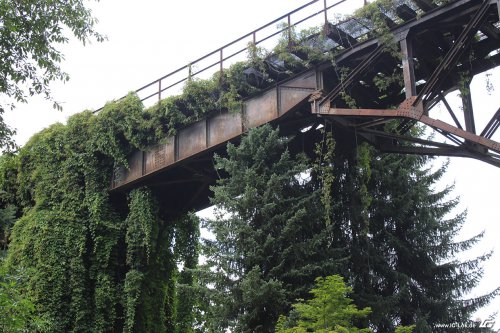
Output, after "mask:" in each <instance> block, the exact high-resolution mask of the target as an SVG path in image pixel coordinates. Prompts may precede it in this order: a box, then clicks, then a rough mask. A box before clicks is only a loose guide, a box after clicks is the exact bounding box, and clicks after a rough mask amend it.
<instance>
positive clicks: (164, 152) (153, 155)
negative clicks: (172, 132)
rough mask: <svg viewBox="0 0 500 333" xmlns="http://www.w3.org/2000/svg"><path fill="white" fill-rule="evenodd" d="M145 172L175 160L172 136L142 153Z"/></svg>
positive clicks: (162, 166)
mask: <svg viewBox="0 0 500 333" xmlns="http://www.w3.org/2000/svg"><path fill="white" fill-rule="evenodd" d="M144 154H145V156H144V163H145V170H144V171H145V174H148V173H151V172H154V171H156V170H159V169H161V168H164V167H166V166H168V165H170V164H172V163H174V162H175V150H174V138H169V139H168V142H167V143H165V144H159V145H157V146H155V147H153V149H151V150H149V151H147V152H145V153H144Z"/></svg>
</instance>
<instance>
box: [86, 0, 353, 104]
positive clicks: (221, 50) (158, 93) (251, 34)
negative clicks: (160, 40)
mask: <svg viewBox="0 0 500 333" xmlns="http://www.w3.org/2000/svg"><path fill="white" fill-rule="evenodd" d="M318 1H320V0H312V1H310V2H308V3H306V4H305V5H302V6H300V7H298V8H296V9H294V10H292V11H290V12H288V13H286V14H284V15H282V16H280V17H278V18H276V19H274V20H273V21H271V22H269V23H267V24H265V25H263V26H261V27H259V28H257V29H255V30H253V31H251V32H249V33H247V34H245V35H243V36H241V37H239V38H237V39H235V40H233V41H231V42H230V43H227V44H225V45H224V46H222V47H219V48H218V49H215V50H214V51H212V52H210V53H207V54H205V55H204V56H202V57H200V58H198V59H196V60H194V61H192V62H190V63H188V64H187V65H184V66H182V67H180V68H178V69H176V70H174V71H172V72H170V73H168V74H166V75H164V76H162V77H160V78H158V79H156V80H154V81H152V82H150V83H148V84H146V85H144V86H142V87H140V88H138V89H137V90H135V93H137V94H138V93H140V92H142V91H144V90H145V89H148V88H150V87H152V86H154V85H158V90H157V91H156V92H154V93H151V94H149V95H147V96H146V97H143V98H141V102H143V101H146V100H148V99H150V98H152V97H155V96H157V97H158V100H161V96H162V93H163V92H165V91H166V90H168V89H171V88H173V87H175V86H177V85H179V84H181V83H183V82H185V81H187V80H189V79H191V78H192V77H194V76H196V75H198V74H200V73H203V72H205V71H207V70H208V69H210V68H212V67H215V66H217V65H219V66H220V68H221V71H222V70H223V64H224V62H225V61H227V60H228V59H231V58H233V57H235V56H236V55H238V54H241V53H242V52H244V51H246V50H248V46H246V47H244V48H242V49H239V50H238V51H235V52H233V53H231V54H230V55H229V56H223V54H224V50H225V49H227V48H228V47H230V46H233V45H235V44H236V43H238V42H241V41H242V40H244V39H245V38H248V37H252V42H253V44H254V45H258V44H260V43H263V42H265V41H267V40H269V39H270V38H273V37H275V36H277V35H279V34H280V33H283V32H285V31H287V30H288V31H289V32H290V33H291V29H292V28H293V27H295V26H297V25H299V24H301V23H303V22H305V21H307V20H310V19H312V18H314V17H316V16H318V15H320V14H322V13H324V15H325V23H327V22H328V16H327V12H328V10H330V9H332V8H334V7H336V6H338V5H340V4H342V3H344V2H346V1H347V0H339V1H337V2H335V3H334V4H332V5H330V6H327V0H323V4H324V6H323V9H321V10H319V11H317V12H315V13H313V14H310V15H309V16H307V17H305V18H302V19H301V20H299V21H297V22H295V23H291V15H293V14H295V13H297V12H300V11H301V10H303V9H305V8H307V7H309V6H311V5H313V4H315V3H317V2H318ZM285 18H286V19H287V22H288V24H287V26H286V27H285V28H282V29H280V30H278V31H276V32H273V33H271V34H269V35H267V36H265V37H262V38H260V39H257V37H256V36H257V33H258V32H261V31H262V30H264V29H266V28H268V27H269V26H271V25H273V24H276V23H277V22H279V21H281V20H283V19H285ZM217 53H219V54H220V55H221V56H220V60H218V61H216V62H213V63H211V64H210V65H208V66H206V67H204V68H203V69H200V70H197V71H196V72H194V73H191V68H192V67H193V65H196V64H197V63H200V62H201V61H203V60H206V59H208V58H209V57H211V56H213V55H215V54H217ZM183 70H189V74H188V75H187V76H186V77H184V78H182V79H179V80H177V81H176V82H174V83H172V84H170V85H168V86H166V87H162V84H161V83H162V81H163V80H165V79H167V78H169V77H171V76H173V75H175V74H178V73H180V72H182V71H183ZM125 97H126V96H123V97H121V98H119V99H118V100H122V99H124V98H125ZM103 107H104V106H103ZM103 107H101V108H99V109H97V110H95V111H94V113H97V112H99V111H101V110H102V109H103Z"/></svg>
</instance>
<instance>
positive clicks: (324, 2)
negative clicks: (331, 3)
mask: <svg viewBox="0 0 500 333" xmlns="http://www.w3.org/2000/svg"><path fill="white" fill-rule="evenodd" d="M323 10H324V11H325V24H328V14H327V13H326V0H323Z"/></svg>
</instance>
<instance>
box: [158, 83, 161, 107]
mask: <svg viewBox="0 0 500 333" xmlns="http://www.w3.org/2000/svg"><path fill="white" fill-rule="evenodd" d="M159 101H161V80H158V102H159Z"/></svg>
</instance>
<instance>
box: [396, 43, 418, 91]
mask: <svg viewBox="0 0 500 333" xmlns="http://www.w3.org/2000/svg"><path fill="white" fill-rule="evenodd" d="M400 44H401V53H402V54H403V79H404V83H405V94H406V98H410V97H412V96H415V95H416V94H417V86H416V83H415V65H414V61H413V41H412V39H411V37H410V36H406V38H405V39H403V40H401V42H400Z"/></svg>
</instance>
